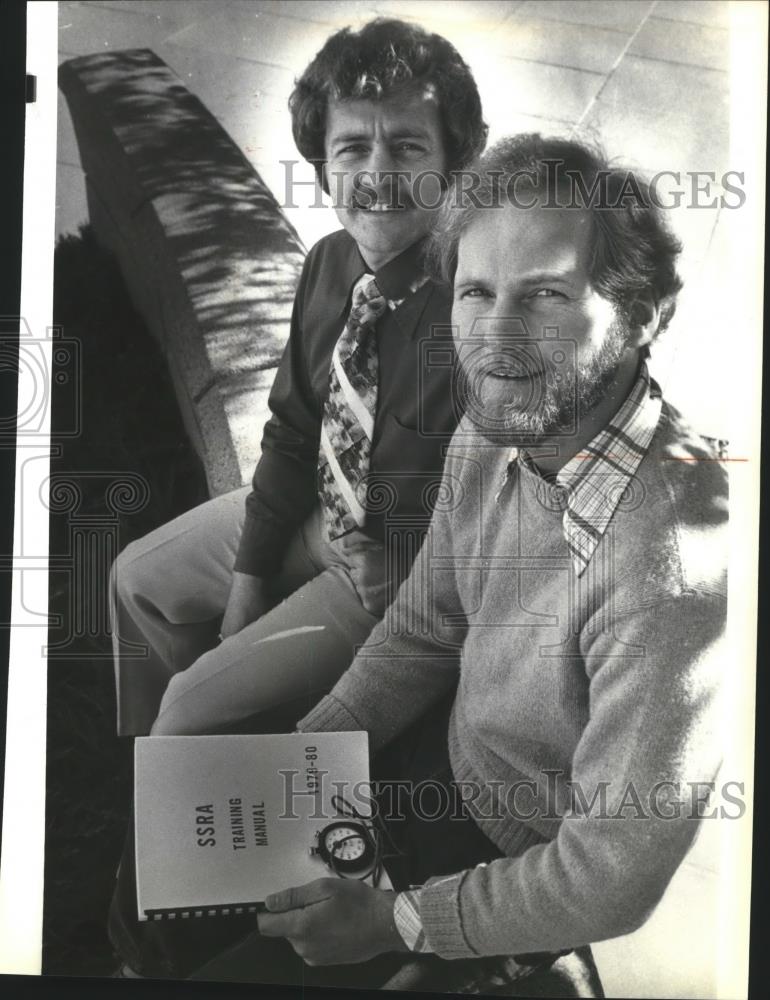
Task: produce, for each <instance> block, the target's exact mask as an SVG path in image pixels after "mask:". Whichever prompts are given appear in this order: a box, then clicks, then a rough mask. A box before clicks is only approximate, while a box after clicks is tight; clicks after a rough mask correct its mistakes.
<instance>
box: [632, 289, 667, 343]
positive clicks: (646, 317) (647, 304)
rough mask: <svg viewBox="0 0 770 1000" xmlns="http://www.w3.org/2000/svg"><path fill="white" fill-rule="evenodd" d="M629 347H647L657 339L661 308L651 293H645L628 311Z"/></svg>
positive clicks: (637, 298) (634, 301)
mask: <svg viewBox="0 0 770 1000" xmlns="http://www.w3.org/2000/svg"><path fill="white" fill-rule="evenodd" d="M628 322H629V327H630V337H629V341H628V346H629V347H635V348H640V347H646V346H647V345H648V344H650V343H651V342H652V341H653V339H654V338H655V334H656V333H657V332H658V325H659V324H660V306H659V305H658V303H657V302H656V301H655V299H654V298H653V297H652V294H651V293H650V292H643V293H642V294H641V295H639V296H637V297H636V298H635V299H634V300H633V302H632V303H631V307H630V309H629V310H628Z"/></svg>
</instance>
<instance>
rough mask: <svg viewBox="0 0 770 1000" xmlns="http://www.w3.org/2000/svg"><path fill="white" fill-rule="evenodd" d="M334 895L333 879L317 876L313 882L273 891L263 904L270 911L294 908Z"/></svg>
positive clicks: (275, 911) (279, 911)
mask: <svg viewBox="0 0 770 1000" xmlns="http://www.w3.org/2000/svg"><path fill="white" fill-rule="evenodd" d="M333 895H334V881H333V880H332V879H326V878H319V879H316V880H315V882H308V883H306V884H305V885H297V886H294V887H293V888H291V889H284V890H283V891H282V892H274V893H272V894H271V895H270V896H268V897H267V898H266V899H265V906H266V907H267V909H268V910H269V911H270V912H271V913H281V912H283V911H284V910H296V909H299V908H301V907H303V906H309V905H310V904H311V903H320V902H322V901H323V900H324V899H330V898H331V896H333Z"/></svg>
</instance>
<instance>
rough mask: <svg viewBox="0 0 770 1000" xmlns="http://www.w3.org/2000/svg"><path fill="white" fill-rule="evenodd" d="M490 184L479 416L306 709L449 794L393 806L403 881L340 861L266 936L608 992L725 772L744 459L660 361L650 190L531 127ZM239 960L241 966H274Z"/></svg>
mask: <svg viewBox="0 0 770 1000" xmlns="http://www.w3.org/2000/svg"><path fill="white" fill-rule="evenodd" d="M555 164H556V165H557V166H558V168H559V169H554V165H555ZM466 194H467V192H466ZM475 195H476V197H474V198H468V197H466V198H465V204H459V205H457V204H455V205H454V206H451V207H449V208H448V209H447V211H446V219H445V225H444V227H443V231H442V232H441V233H440V235H439V237H438V251H437V260H438V263H439V267H440V269H441V271H442V273H443V276H444V277H445V278H447V279H449V280H451V281H452V282H453V284H454V295H453V310H452V323H453V327H454V335H455V338H456V347H457V351H458V356H459V359H460V362H461V365H462V367H463V371H464V376H465V377H464V380H463V383H462V387H463V392H462V396H463V399H462V402H463V405H464V407H465V411H466V412H465V416H464V417H463V419H462V420H461V421H460V423H459V425H458V428H457V430H456V432H455V435H454V437H453V440H452V444H451V446H450V449H449V453H448V458H447V462H446V466H445V471H444V480H443V489H442V491H441V495H440V497H439V498H438V500H437V503H436V507H435V509H434V513H433V517H432V521H431V526H430V529H429V532H428V535H427V537H426V540H425V543H424V545H423V547H422V550H421V552H420V555H419V557H418V559H417V560H416V562H415V564H414V566H413V568H412V572H411V574H410V577H409V578H408V579H407V580H406V581H405V582H404V584H403V585H402V586H401V588H400V590H399V593H398V596H397V598H396V602H395V604H394V606H393V608H392V609H391V610H390V611H389V612H388V613H387V614H386V616H385V618H384V619H383V621H382V622H381V623H380V624H379V625H378V626H377V627H376V628H375V629H374V631H373V632H372V634H371V636H370V638H369V640H368V641H367V644H366V646H365V647H364V648H363V649H362V650H361V651H360V652H359V654H358V656H357V657H356V659H355V660H354V661H353V663H352V665H351V666H350V668H349V669H348V670H347V672H346V673H345V674H344V675H343V677H342V678H341V679H340V681H339V682H338V683H337V684H336V685H335V687H334V688H333V689H332V691H331V693H330V694H329V695H328V696H326V697H325V698H324V699H323V700H322V701H321V702H320V703H319V704H318V706H317V707H316V708H315V709H313V710H312V711H311V712H310V713H309V714H308V715H306V716H305V717H304V718H303V719H302V720H301V721H300V722H299V728H300V729H302V730H305V731H312V732H317V731H319V730H366V731H367V732H368V733H369V737H370V747H371V749H372V750H373V751H375V758H374V761H375V771H376V773H377V774H378V775H382V774H386V775H387V776H389V777H390V778H394V779H396V778H397V779H399V780H400V781H403V780H407V781H412V782H415V781H416V782H418V784H419V783H421V787H422V788H423V791H424V787H425V781H429V782H430V783H431V787H433V788H434V789H437V788H439V787H440V786H441V783H442V782H443V787H444V788H445V789H446V793H447V794H446V797H445V801H446V802H447V803H449V802H453V803H454V806H453V807H452V808H451V809H448V810H446V809H445V810H443V811H441V812H440V814H439V811H437V810H436V809H434V808H431V810H430V811H431V815H430V816H426V815H425V812H426V810H425V808H424V798H423V797H421V796H420V797H418V796H413V797H412V800H411V811H409V810H407V813H406V816H405V818H402V819H401V820H399V821H398V822H391V823H390V827H391V832H392V833H393V836H394V839H395V840H396V841H397V843H398V844H400V845H401V847H402V849H403V851H404V854H403V855H402V856H401V857H400V858H399V859H397V863H394V864H393V865H392V866H391V869H392V872H391V873H392V876H393V882H394V885H395V886H396V889H397V890H400V891H396V892H390V891H388V892H385V891H381V890H378V889H373V888H370V887H368V886H366V885H364V884H363V883H354V882H351V881H345V880H339V879H323V880H319V881H316V882H313V883H310V884H309V885H306V886H303V887H300V888H298V889H291V890H288V891H287V892H285V893H278V894H276V895H275V896H274V897H271V898H269V899H268V900H267V908H268V912H267V913H264V914H260V916H259V931H260V934H261V935H263V936H268V937H276V938H286V939H287V940H288V942H289V943H290V944H291V945H292V946H293V948H294V949H295V950H296V951H297V953H298V954H299V955H301V956H302V957H303V959H304V962H305V963H306V964H307V966H310V967H315V966H322V967H325V966H330V965H331V966H334V965H335V964H337V966H340V965H342V966H345V967H346V968H352V967H353V965H352V963H361V962H363V963H364V965H366V964H367V962H371V961H372V960H375V959H377V958H382V957H384V956H383V953H387V952H393V953H397V952H399V951H404V950H406V949H411V950H412V951H414V952H418V953H431V954H430V955H425V956H424V960H425V961H427V960H428V959H430V960H431V961H433V963H434V964H433V965H432V966H430V968H431V969H432V972H431V975H434V976H435V974H436V968H437V966H436V964H435V963H436V962H439V961H440V960H446V964H447V965H449V966H453V964H454V963H457V962H459V963H461V964H460V965H454V968H455V969H456V970H457V974H458V975H459V970H460V969H461V968H462V962H463V961H466V960H467V961H471V962H472V961H479V962H481V961H482V959H483V958H484V957H488V958H489V961H493V957H494V956H508V957H507V958H506V959H505V961H504V962H502V961H501V965H500V968H501V969H502V971H503V973H504V974H506V975H507V976H508V984H509V992H513V993H516V992H517V990H520V991H521V995H544V996H545V995H549V996H550V995H581V996H585V995H591V996H594V995H600V987H599V985H598V983H597V980H596V976H595V969H592V966H591V961H590V954H589V953H588V948H587V946H590V943H591V942H593V941H599V940H602V939H605V938H610V937H614V936H616V935H622V934H627V933H629V932H631V931H633V930H634V929H636V928H638V927H639V926H640V925H641V924H642V923H644V921H645V920H646V919H647V917H648V916H649V914H650V912H651V911H652V909H653V908H654V907H655V905H656V904H657V903H658V901H659V900H660V899H661V897H662V895H663V893H664V891H665V889H666V886H667V885H668V883H669V881H670V879H671V877H672V875H673V874H674V872H675V871H676V869H677V867H678V866H679V864H680V862H681V861H682V859H683V858H684V856H685V854H686V853H687V851H688V849H689V847H690V845H691V843H692V842H693V839H694V837H695V833H696V831H697V829H698V819H699V817H700V815H701V814H702V806H703V803H697V802H693V801H691V799H690V792H691V789H692V788H693V787H697V786H698V784H699V783H701V782H711V781H712V780H713V778H714V776H715V773H716V770H717V768H718V764H719V716H718V712H717V707H716V706H717V696H716V693H717V688H718V681H719V675H720V674H721V673H723V671H724V669H725V666H726V664H725V661H724V659H723V658H721V656H720V640H721V638H722V635H723V631H724V624H725V611H726V581H725V566H726V556H725V534H726V532H725V528H726V517H727V515H726V504H727V490H726V474H725V470H724V468H723V466H722V465H720V464H719V461H718V460H717V455H716V453H715V451H714V449H713V448H712V447H711V446H710V445H709V444H708V443H707V442H706V441H705V440H704V439H703V438H701V437H699V436H698V435H697V434H696V433H695V432H693V431H692V430H691V429H690V428H689V427H688V426H687V424H686V423H685V421H684V420H683V418H682V416H681V415H680V414H679V413H678V412H677V411H676V410H675V409H674V408H673V407H672V406H670V405H669V404H668V403H666V402H664V401H663V398H662V393H661V390H660V387H659V385H658V384H657V382H656V381H655V380H654V378H652V376H651V375H650V373H649V371H648V366H647V355H648V349H649V346H650V344H652V343H653V341H654V340H655V338H656V337H657V336H658V335H659V333H660V332H661V331H662V330H663V329H664V328H665V327H666V326H667V324H668V322H669V321H670V319H671V316H672V315H673V311H674V307H675V300H676V295H677V292H678V291H679V288H680V281H679V278H678V276H677V273H676V267H675V262H676V257H677V254H678V252H679V249H680V248H679V245H678V242H677V240H676V239H675V238H674V237H673V236H672V235H671V234H670V233H669V232H668V230H667V228H666V226H665V223H664V220H663V219H662V216H661V213H660V211H659V210H658V209H656V207H655V206H654V204H652V202H651V200H650V197H649V192H648V189H647V187H646V186H645V185H644V183H643V182H642V181H640V180H639V179H638V178H636V177H634V176H633V175H630V174H628V173H626V172H624V171H620V170H617V169H615V168H610V167H609V165H608V164H607V162H606V160H604V159H603V158H602V157H601V156H600V155H599V154H597V153H596V152H594V151H593V150H592V149H590V148H588V147H586V146H583V145H581V144H578V143H576V142H571V141H563V140H544V139H542V138H541V137H540V136H537V135H526V136H518V137H516V138H514V139H511V140H507V141H504V142H503V143H502V144H500V145H498V146H497V147H495V149H493V150H492V151H491V152H490V154H489V155H488V156H487V157H486V158H485V159H484V161H483V163H482V167H481V186H480V187H479V188H478V189H477V190H476V192H475ZM405 623H408V627H405ZM455 689H456V690H455ZM411 787H412V788H415V787H417V786H415V785H414V784H413V785H412V786H411ZM458 801H460V803H461V804H460V807H459V808H458V807H457V803H458ZM421 803H422V804H423V809H422V810H421V809H420V805H421ZM383 819H384V820H385V822H386V823H387V822H388V819H389V817H388V816H387V815H384V816H383ZM276 943H278V942H276ZM238 954H239V956H240V959H241V961H242V964H241V965H240V966H239V970H238V976H239V977H241V978H247V975H246V973H247V969H248V962H249V956H254V961H255V962H256V963H257V964H258V963H259V961H260V960H259V959H257V958H256V956H257V955H258V954H262V956H263V958H262V959H261V961H262V963H264V954H265V951H264V949H261V951H260V949H258V948H256V947H255V945H254V942H253V941H252V942H251V943H248V942H246V943H244V944H243V945H242V947H241V948H240V949H239V952H238ZM570 956H571V957H572V959H577V958H581V960H582V962H583V965H582V968H577V967H576V966H574V964H573V967H572V968H573V972H574V975H568V976H567V978H566V979H565V978H564V973H560V972H559V970H560V968H563V967H564V963H565V962H567V963H568V962H569V961H570ZM228 962H229V963H230V967H231V968H233V967H236V966H238V962H237V961H236V956H235V955H230V956H229V958H228ZM256 967H257V966H255V969H256ZM428 967H429V966H428V965H426V966H424V968H426V969H427V968H428ZM225 968H226V966H225V967H223V966H222V965H220V966H218V967H209V968H208V969H207V970H204V971H203V972H202V973H201V977H204V976H205V975H212V978H213V977H214V975H213V974H214V973H215V974H216V978H219V977H220V976H222V975H223V974H225ZM361 968H362V969H363V967H361ZM262 971H263V973H264V971H265V969H264V964H263V965H262ZM313 971H314V972H315V969H313ZM487 971H489V970H487ZM560 975H561V976H562V978H561V979H560V978H559V976H560ZM535 978H537V979H539V980H540V981H539V982H537V983H536V982H535ZM309 981H310V980H309ZM362 981H363V980H362ZM494 981H495V980H494V978H491V979H490V978H487V980H486V981H485V985H486V986H489V985H490V983H493V982H494ZM423 982H424V985H426V986H427V987H428V988H430V987H431V983H432V982H435V980H433V981H431V980H430V979H426V980H424V981H423ZM517 983H519V985H517Z"/></svg>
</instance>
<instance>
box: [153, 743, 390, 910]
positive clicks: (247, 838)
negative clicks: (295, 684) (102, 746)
mask: <svg viewBox="0 0 770 1000" xmlns="http://www.w3.org/2000/svg"><path fill="white" fill-rule="evenodd" d="M134 756H135V832H136V873H137V906H138V911H139V918H140V920H148V919H161V918H163V917H171V916H207V915H213V914H227V913H231V912H235V913H237V912H244V911H248V910H257V909H259V904H260V903H261V902H262V901H263V900H264V898H265V896H267V895H269V894H270V893H272V892H276V891H279V890H281V889H287V888H290V887H292V886H297V885H303V884H304V883H306V882H312V881H313V880H314V879H317V878H324V877H327V876H329V875H331V874H333V871H332V869H331V868H330V867H329V865H328V864H327V863H326V861H325V860H324V856H323V852H322V853H320V854H319V853H313V849H314V848H316V846H317V843H318V838H317V834H320V833H322V832H323V831H325V830H326V828H327V827H330V826H331V833H330V834H328V835H327V836H331V837H332V839H333V838H334V836H335V831H343V832H348V839H349V843H350V844H353V845H354V846H359V843H358V842H357V841H356V840H355V838H350V831H347V828H345V827H343V825H342V820H343V819H349V817H350V815H351V810H355V811H356V812H357V813H358V814H359V815H360V816H363V817H370V816H371V814H372V808H371V801H370V785H369V751H368V742H367V735H366V733H364V732H348V733H290V734H271V735H245V736H240V735H238V736H153V737H140V738H138V739H137V740H136V741H135V754H134ZM333 824H338V825H337V826H334V825H333ZM360 846H363V845H362V844H361V845H360ZM341 853H342V855H347V854H348V853H350V851H349V847H348V843H346V844H345V846H344V849H343V850H342V852H341ZM379 885H380V886H382V885H383V882H382V880H381V881H380V883H379Z"/></svg>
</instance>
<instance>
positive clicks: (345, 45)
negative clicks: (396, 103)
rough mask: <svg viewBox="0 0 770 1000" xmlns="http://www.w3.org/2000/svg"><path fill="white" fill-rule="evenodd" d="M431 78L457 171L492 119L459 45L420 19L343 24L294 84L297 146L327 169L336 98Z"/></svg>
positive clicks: (386, 91)
mask: <svg viewBox="0 0 770 1000" xmlns="http://www.w3.org/2000/svg"><path fill="white" fill-rule="evenodd" d="M420 86H430V87H431V88H432V89H433V91H434V93H435V95H436V98H437V99H438V105H439V111H440V114H441V120H442V124H443V128H444V142H445V146H446V150H447V160H448V163H447V167H448V170H449V171H452V170H460V169H462V168H463V167H465V166H467V165H468V164H469V163H470V162H471V161H472V160H473V159H474V158H475V157H476V156H478V155H479V154H480V153H481V151H482V150H483V148H484V144H485V143H486V138H487V131H488V130H487V126H486V124H485V123H484V119H483V117H482V113H481V99H480V97H479V92H478V89H477V87H476V81H475V80H474V79H473V75H472V73H471V71H470V69H469V68H468V66H467V64H466V63H465V62H464V61H463V59H462V58H461V57H460V55H459V53H458V52H457V50H456V49H455V47H454V46H453V45H451V44H450V43H449V42H448V41H447V40H446V39H445V38H442V37H441V35H435V34H432V33H430V32H428V31H425V30H424V29H423V28H420V27H419V26H418V25H415V24H407V23H405V22H404V21H398V20H395V19H391V18H376V19H375V20H373V21H369V22H368V24H365V25H364V26H363V28H361V29H360V30H359V31H352V30H351V29H350V28H343V29H342V30H341V31H337V32H335V34H333V35H332V36H331V37H330V38H329V39H328V40H327V42H326V44H325V45H324V47H323V48H322V49H321V51H320V52H319V53H318V54H317V55H316V57H315V58H314V59H313V61H312V62H311V63H310V65H309V66H308V67H307V69H306V70H305V72H304V73H303V74H302V76H301V77H300V78H299V80H297V82H296V83H295V85H294V90H293V91H292V94H291V97H290V98H289V111H290V112H291V123H292V132H293V134H294V141H295V142H296V144H297V149H298V150H299V151H300V153H301V154H302V156H304V158H305V159H306V160H308V161H309V162H310V163H312V164H313V165H314V166H315V169H316V173H317V175H318V179H319V181H320V183H321V184H322V186H323V187H324V190H325V191H327V193H328V188H327V187H326V182H325V180H324V177H323V165H324V162H325V160H326V151H325V145H324V140H325V136H326V110H327V106H328V102H329V100H330V99H331V100H336V101H339V100H345V99H347V98H364V99H367V100H374V101H377V100H381V99H382V98H384V97H387V96H390V95H391V94H393V93H397V92H398V91H400V90H404V89H407V88H409V89H411V88H413V87H420Z"/></svg>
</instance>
